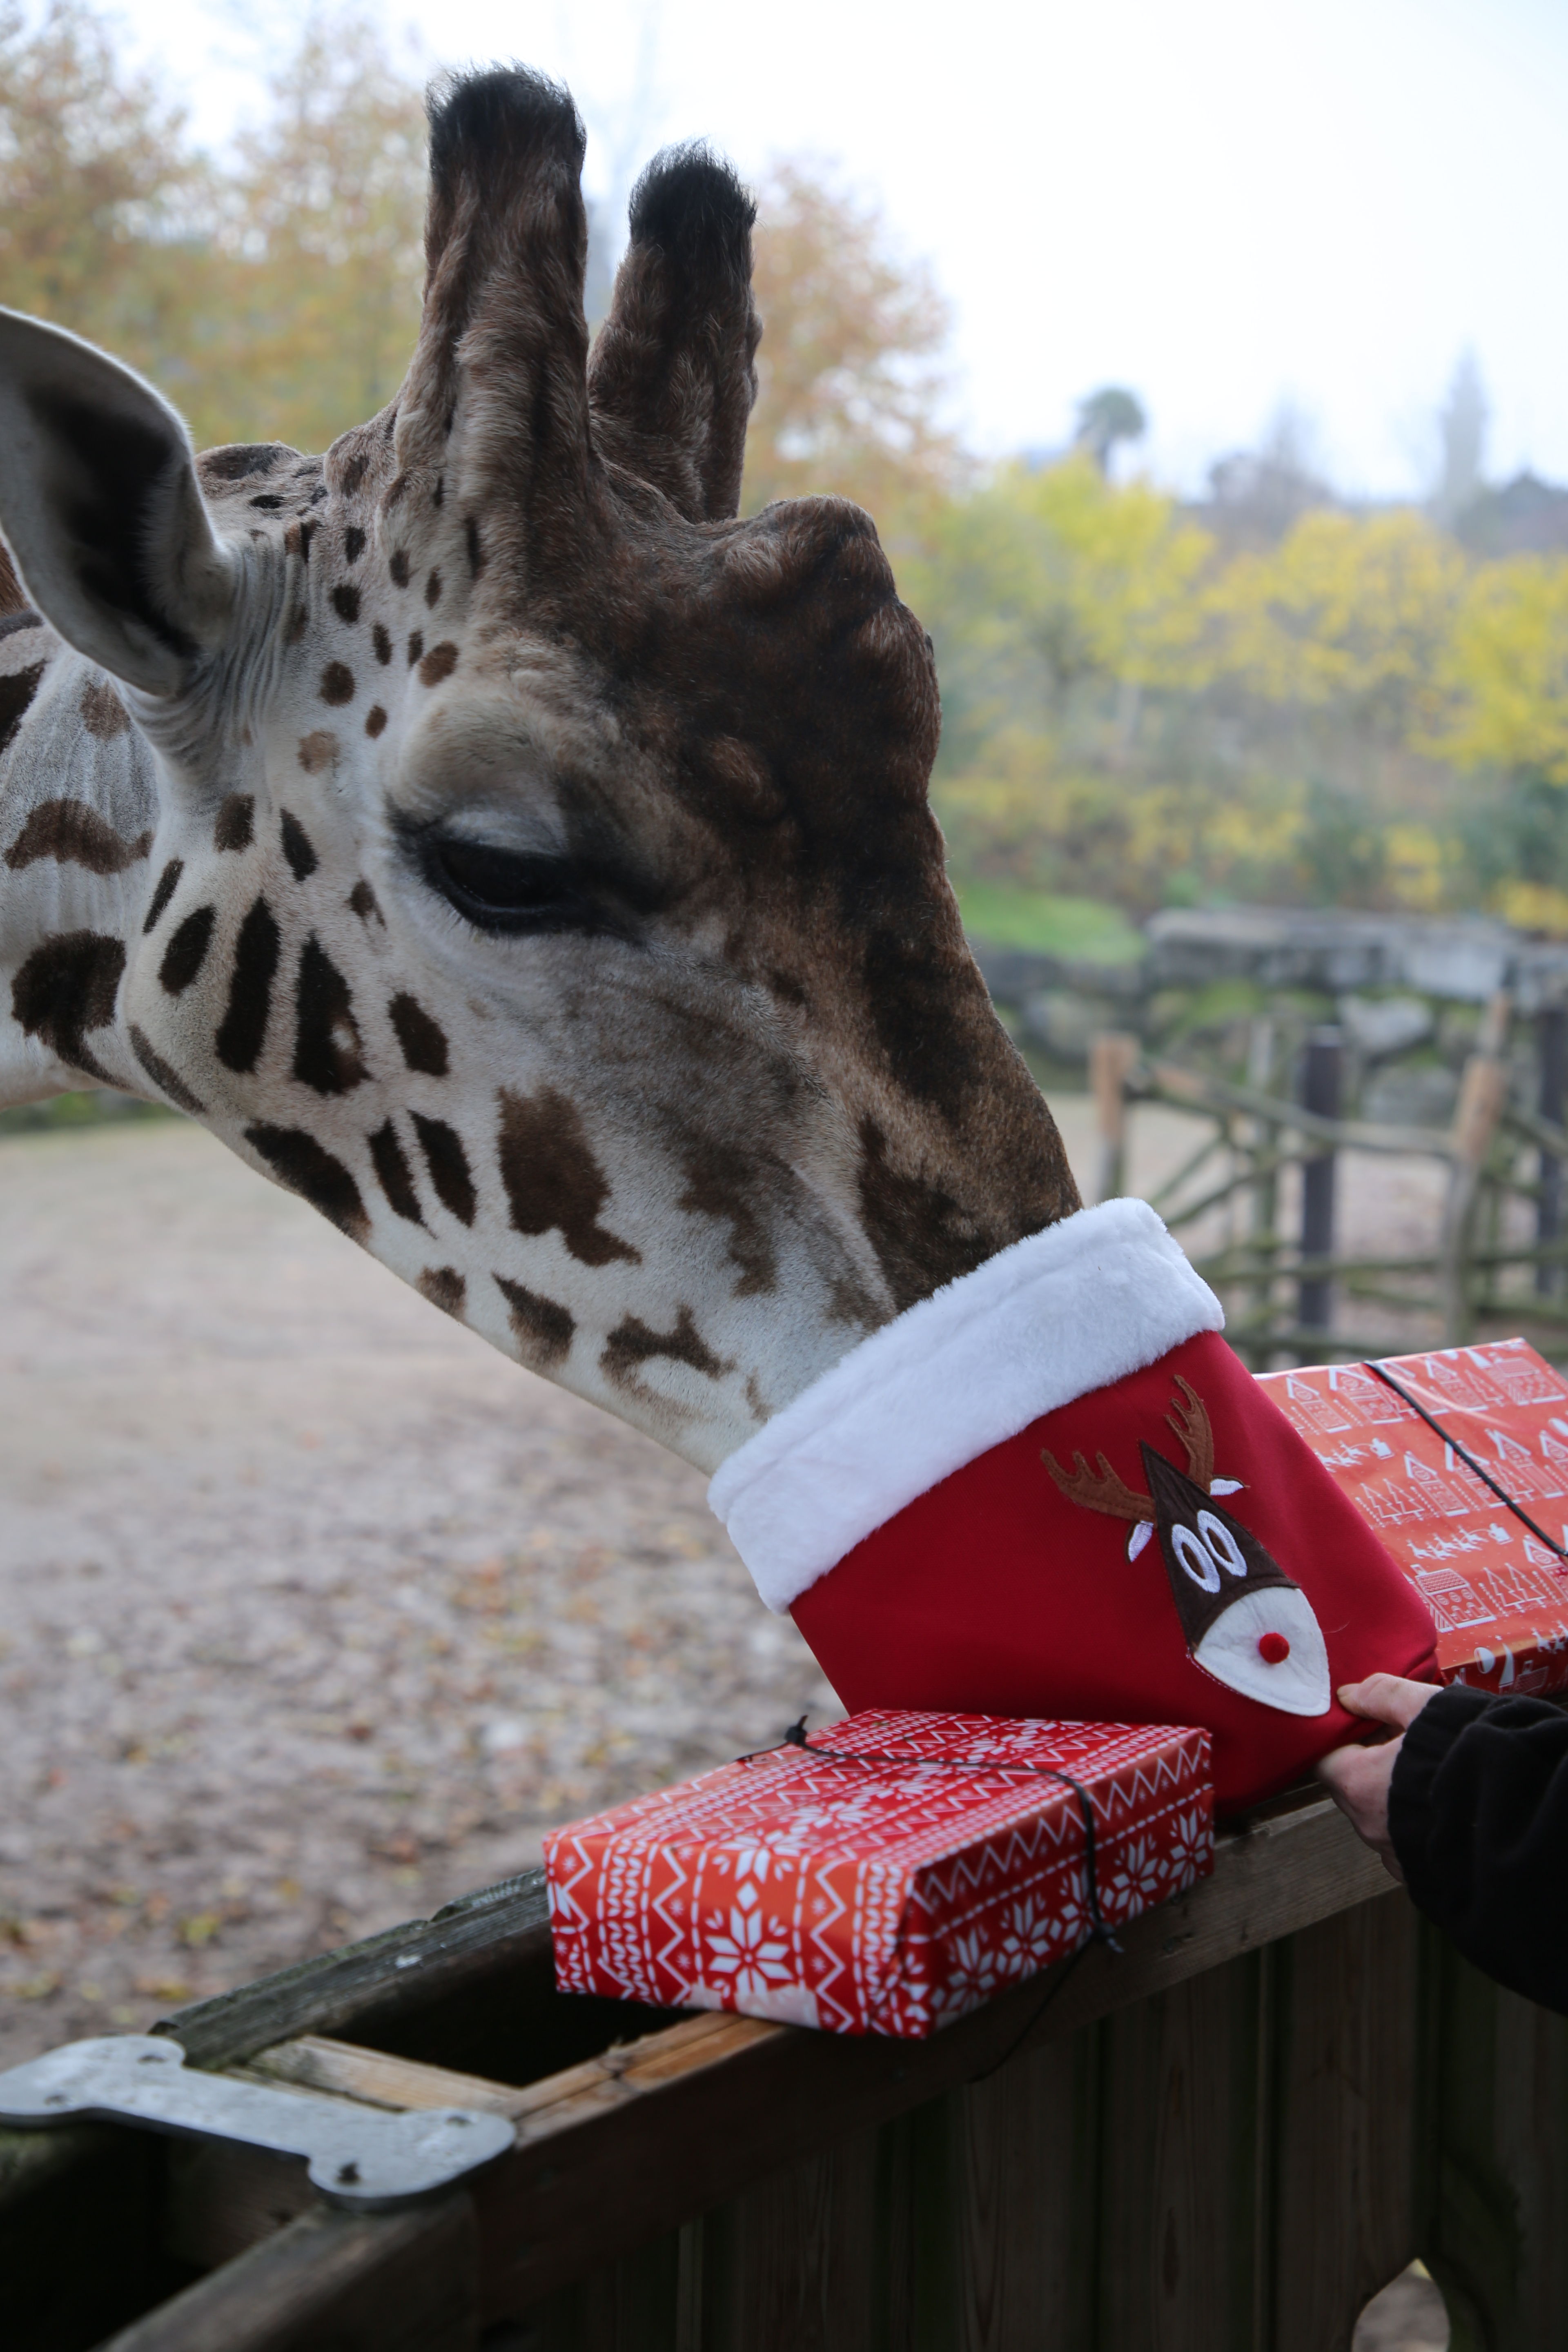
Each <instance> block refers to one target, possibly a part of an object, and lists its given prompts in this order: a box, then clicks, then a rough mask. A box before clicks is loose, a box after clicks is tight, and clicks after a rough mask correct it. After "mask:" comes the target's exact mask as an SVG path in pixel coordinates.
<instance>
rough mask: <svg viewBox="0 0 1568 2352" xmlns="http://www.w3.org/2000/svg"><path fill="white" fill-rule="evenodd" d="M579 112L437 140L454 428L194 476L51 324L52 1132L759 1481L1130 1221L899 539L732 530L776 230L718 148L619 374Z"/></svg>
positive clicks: (645, 202) (22, 1012)
mask: <svg viewBox="0 0 1568 2352" xmlns="http://www.w3.org/2000/svg"><path fill="white" fill-rule="evenodd" d="M583 151H584V133H583V129H582V124H581V122H580V120H579V118H578V116H577V113H576V111H575V109H574V106H573V103H572V101H571V100H570V98H569V97H568V95H567V94H566V93H565V92H564V91H563V90H562V89H559V88H557V87H556V86H555V85H554V84H552V83H551V82H550V81H548V80H546V79H543V78H542V77H541V76H539V75H537V74H533V73H531V72H528V71H525V70H522V69H517V68H513V69H509V70H494V71H488V72H481V73H477V74H474V75H470V76H468V77H466V78H462V79H456V80H453V81H450V82H448V83H447V84H446V85H445V86H443V87H442V88H441V89H438V90H437V92H436V93H434V94H433V99H432V109H431V143H430V168H431V194H430V199H429V211H428V217H427V225H426V289H425V296H424V304H423V313H422V320H421V325H420V331H419V335H418V339H417V343H416V350H415V352H414V355H413V359H412V362H411V364H410V368H409V373H408V375H407V377H406V380H405V383H404V385H403V387H402V389H401V391H400V392H399V393H398V394H397V396H396V398H395V400H394V401H393V402H392V403H391V404H390V406H389V407H388V408H386V409H385V410H384V413H383V414H382V415H378V416H376V417H374V418H372V419H371V420H370V422H369V423H367V424H365V425H361V426H359V427H357V428H356V429H354V430H353V431H350V432H348V433H345V434H344V435H343V436H342V437H341V438H340V439H339V440H338V441H336V442H334V444H333V445H332V446H331V448H330V449H329V450H328V451H327V453H326V455H325V457H302V456H300V454H299V453H297V452H296V451H294V450H292V449H289V448H286V447H283V446H278V445H262V446H230V447H226V448H218V449H214V450H209V451H208V452H206V453H205V456H203V457H200V458H197V457H195V456H194V454H193V451H192V447H191V444H190V440H189V436H188V435H187V433H186V431H185V428H184V425H183V424H182V422H181V420H180V419H179V417H178V416H177V415H175V413H174V410H173V409H171V408H170V406H169V405H168V404H167V403H166V402H165V401H164V400H163V398H162V397H161V395H159V394H157V393H156V392H154V391H153V389H152V388H151V387H150V386H149V385H147V384H146V383H143V382H142V380H141V379H140V378H138V377H136V376H135V375H133V374H132V373H131V372H130V371H129V370H127V369H126V368H124V367H122V366H121V365H120V364H118V363H117V362H115V361H113V360H112V359H110V358H108V357H106V356H105V355H104V354H102V353H100V352H97V351H95V350H93V349H92V348H91V347H89V345H87V344H85V343H82V342H80V341H78V340H76V339H75V338H74V337H72V336H70V335H68V334H67V333H65V332H63V331H59V330H58V329H55V328H51V327H48V326H47V325H44V324H41V323H39V322H37V321H36V320H26V319H24V318H21V317H19V316H17V315H16V314H15V313H9V312H6V313H0V527H3V529H4V531H5V538H6V541H8V543H9V547H10V550H11V552H12V555H13V556H14V559H15V575H14V576H13V575H12V574H10V573H5V575H4V576H3V577H0V1104H11V1103H18V1102H26V1101H29V1100H35V1099H39V1098H42V1097H46V1096H47V1095H49V1094H51V1093H53V1092H56V1091H58V1090H60V1089H63V1088H68V1087H77V1086H79V1085H80V1084H81V1083H82V1082H83V1081H84V1080H88V1081H91V1082H93V1083H96V1084H100V1085H107V1086H110V1087H118V1088H121V1089H122V1090H124V1091H127V1092H129V1093H132V1094H133V1095H139V1096H142V1097H145V1098H147V1099H150V1100H153V1101H155V1102H159V1103H163V1104H165V1105H171V1106H173V1107H174V1108H176V1109H178V1110H180V1111H183V1112H184V1113H185V1114H186V1115H188V1116H189V1117H190V1118H194V1119H196V1120H199V1121H200V1122H201V1123H202V1124H203V1125H204V1126H205V1127H206V1128H207V1129H210V1130H211V1132H212V1133H213V1134H214V1135H216V1136H217V1137H218V1138H220V1139H222V1141H223V1142H224V1143H225V1144H226V1145H227V1146H228V1147H229V1148H231V1149H232V1150H234V1151H236V1152H237V1154H238V1155H239V1156H240V1157H241V1158H242V1159H243V1160H247V1162H248V1163H249V1164H250V1165H251V1166H252V1167H254V1168H256V1169H258V1170H259V1171H261V1172H262V1173H264V1174H265V1175H267V1176H269V1177H270V1178H272V1179H273V1180H274V1181H278V1182H280V1183H282V1184H284V1185H287V1186H289V1187H291V1188H292V1189H293V1190H294V1191H295V1192H299V1193H300V1194H301V1195H302V1196H303V1197H304V1198H305V1199H306V1200H307V1201H308V1202H310V1203H311V1204H312V1205H313V1206H314V1207H315V1208H316V1209H318V1210H319V1211H321V1213H323V1214H324V1215H325V1216H327V1217H328V1218H330V1219H331V1221H332V1222H333V1223H335V1224H337V1225H338V1226H339V1227H341V1228H342V1231H343V1232H344V1233H345V1234H349V1235H350V1236H351V1237H352V1238H353V1240H354V1241H356V1242H358V1243H360V1244H363V1246H364V1247H365V1248H366V1249H367V1250H369V1251H370V1252H372V1253H373V1254H374V1255H375V1256H376V1257H377V1258H379V1259H380V1260H381V1261H382V1262H383V1263H384V1264H385V1265H387V1266H389V1267H390V1268H391V1269H392V1270H393V1271H394V1272H395V1273H396V1274H397V1275H399V1276H402V1277H403V1278H404V1279H405V1281H408V1282H410V1283H412V1284H413V1285H415V1286H416V1287H417V1288H418V1289H419V1290H420V1291H421V1292H422V1293H423V1294H424V1296H425V1297H426V1298H427V1299H428V1300H430V1301H431V1302H432V1303H433V1304H434V1305H435V1306H437V1307H441V1308H443V1309H445V1310H446V1311H447V1313H448V1314H451V1315H453V1316H456V1317H458V1318H461V1319H462V1320H463V1321H465V1322H466V1323H468V1325H469V1326H471V1327H472V1328H474V1329H475V1330H476V1331H478V1332H479V1333H480V1334H482V1336H483V1337H484V1338H485V1339H488V1340H489V1341H491V1342H492V1343H493V1344H494V1345H496V1346H497V1347H499V1348H500V1349H503V1350H505V1351H506V1352H507V1353H508V1354H510V1355H511V1356H512V1357H514V1358H516V1359H517V1360H520V1361H521V1362H522V1363H524V1364H526V1365H528V1366H530V1367H531V1368H532V1369H533V1370H537V1371H539V1372H541V1373H542V1374H544V1375H545V1376H547V1377H548V1378H550V1379H551V1380H552V1381H557V1382H560V1383H562V1384H563V1385H564V1386H565V1387H567V1388H570V1389H572V1390H574V1391H577V1392H579V1393H580V1394H582V1395H584V1396H586V1397H589V1398H591V1399H593V1400H595V1402H598V1403H599V1404H601V1405H603V1406H605V1407H606V1408H607V1409H608V1410H609V1411H610V1412H614V1413H616V1414H618V1415H619V1416H620V1417H621V1418H622V1419H624V1420H626V1421H627V1422H629V1423H632V1424H634V1425H635V1426H637V1427H638V1428H640V1429H642V1430H644V1431H646V1432H647V1433H649V1434H650V1435H652V1436H653V1437H655V1438H656V1439H658V1441H659V1442H661V1443H662V1444H666V1445H667V1446H669V1447H670V1448H672V1449H673V1450H674V1451H675V1452H677V1453H678V1454H682V1455H683V1456H685V1457H686V1458H687V1459H688V1460H689V1461H690V1462H692V1463H694V1464H695V1465H698V1466H699V1467H700V1468H702V1469H704V1470H707V1471H710V1472H711V1471H713V1470H714V1469H716V1468H717V1466H718V1465H721V1463H722V1462H723V1461H725V1460H726V1459H727V1458H728V1457H729V1456H731V1454H733V1453H734V1452H735V1450H736V1449H737V1448H739V1447H740V1446H742V1444H744V1443H745V1442H746V1441H747V1440H748V1439H749V1438H751V1437H752V1435H753V1434H754V1433H757V1432H758V1431H759V1430H760V1429H761V1428H762V1427H763V1425H764V1424H765V1423H767V1422H768V1421H769V1420H770V1419H771V1418H772V1417H773V1416H774V1415H776V1414H777V1413H778V1412H780V1411H781V1410H782V1409H783V1408H784V1407H785V1406H786V1405H787V1404H788V1403H789V1402H791V1401H792V1399H794V1398H795V1397H796V1396H798V1395H799V1394H800V1393H801V1392H802V1391H804V1390H805V1389H807V1388H808V1387H810V1386H811V1385H812V1384H813V1383H814V1382H816V1381H817V1380H818V1379H819V1378H820V1377H821V1376H822V1375H823V1374H824V1373H825V1372H826V1370H829V1369H830V1368H831V1367H832V1366H834V1365H835V1364H836V1363H837V1362H838V1361H839V1360H840V1359H842V1358H843V1357H844V1356H845V1355H846V1353H847V1351H848V1350H850V1349H853V1348H854V1347H855V1346H856V1345H857V1344H858V1342H859V1341H861V1340H862V1339H865V1338H866V1337H867V1336H868V1334H871V1333H874V1332H876V1331H877V1330H878V1329H879V1328H881V1327H882V1326H884V1325H886V1324H887V1323H889V1321H890V1320H891V1319H893V1318H898V1317H899V1316H900V1315H901V1314H902V1313H903V1312H904V1311H905V1310H906V1309H908V1308H909V1307H910V1306H911V1305H912V1304H914V1303H915V1302H917V1301H919V1300H921V1299H922V1298H923V1297H926V1296H927V1295H928V1294H929V1293H931V1292H932V1291H933V1290H935V1289H937V1288H938V1287H940V1286H943V1285H945V1284H947V1283H949V1282H950V1281H952V1279H953V1278H954V1277H957V1276H962V1275H965V1274H968V1273H969V1272H971V1271H972V1270H973V1269H974V1268H976V1267H977V1266H979V1265H982V1264H983V1263H984V1262H985V1261H987V1260H988V1259H990V1258H991V1257H993V1256H994V1255H995V1254H996V1253H997V1252H999V1251H1001V1250H1004V1249H1005V1248H1006V1247H1007V1246H1008V1245H1009V1244H1013V1243H1015V1242H1016V1241H1018V1240H1020V1239H1021V1238H1023V1237H1025V1236H1026V1235H1030V1234H1037V1233H1039V1232H1041V1231H1042V1230H1043V1229H1044V1228H1046V1227H1047V1226H1049V1225H1051V1224H1052V1223H1055V1222H1057V1221H1058V1220H1060V1219H1062V1218H1064V1217H1066V1216H1068V1215H1069V1214H1070V1213H1072V1212H1073V1211H1075V1210H1076V1209H1077V1208H1078V1206H1079V1202H1078V1195H1077V1192H1076V1190H1075V1188H1074V1185H1073V1181H1072V1177H1071V1175H1070V1172H1069V1171H1068V1165H1067V1161H1066V1158H1065V1154H1064V1152H1063V1150H1062V1146H1061V1142H1060V1139H1059V1137H1058V1132H1057V1129H1056V1126H1055V1124H1054V1122H1053V1120H1052V1118H1051V1116H1050V1113H1049V1111H1048V1109H1047V1107H1046V1105H1045V1103H1044V1101H1043V1099H1042V1098H1041V1097H1040V1095H1039V1093H1038V1090H1037V1087H1035V1085H1034V1083H1033V1081H1032V1079H1031V1078H1030V1076H1029V1075H1028V1073H1027V1071H1026V1068H1025V1066H1024V1065H1023V1063H1022V1062H1021V1060H1020V1059H1019V1057H1018V1055H1016V1052H1015V1050H1014V1048H1013V1046H1012V1045H1011V1044H1010V1043H1009V1041H1008V1039H1007V1037H1006V1035H1005V1033H1004V1031H1003V1030H1002V1028H1001V1026H1000V1025H999V1024H998V1023H997V1021H996V1019H995V1017H994V1013H993V1012H992V1009H991V1006H990V1003H989V1002H988V999H987V996H986V992H985V990H984V984H983V982H982V981H981V979H980V976H979V974H978V972H977V971H976V970H975V967H974V965H973V961H972V960H971V958H970V956H969V954H968V951H967V950H966V947H965V945H964V941H963V934H962V930H961V928H960V924H959V919H958V914H957V910H956V908H955V905H954V901H953V899H952V894H951V891H950V889H949V887H948V884H947V881H946V879H945V876H944V872H943V861H942V842H941V837H940V834H939V831H938V828H937V825H936V824H935V821H934V819H933V817H932V816H931V812H930V809H929V806H928V803H927V785H928V782H929V776H930V771H931V761H932V758H933V755H934V752H935V748H936V741H937V733H938V724H939V710H938V699H937V688H936V678H935V672H934V667H933V660H932V653H931V640H930V638H929V637H928V636H927V635H925V633H924V632H923V631H922V630H921V627H920V625H919V624H918V623H917V621H916V620H915V619H914V618H913V616H912V615H911V614H910V613H909V612H908V610H907V609H906V608H905V607H904V605H903V604H900V601H899V599H898V596H897V594H896V593H895V589H894V583H893V579H892V575H891V572H890V570H889V564H888V562H887V559H886V557H885V555H884V554H883V551H882V550H881V548H880V546H879V541H878V539H877V534H876V531H875V530H874V528H873V526H872V523H871V521H870V520H869V519H868V517H867V516H866V515H865V514H864V513H862V512H861V511H860V510H859V509H857V508H855V507H853V506H851V505H849V504H847V503H846V502H844V501H841V500H837V499H826V498H817V499H799V500H792V501H787V502H784V503H781V504H778V505H775V506H773V507H770V508H768V509H765V510H764V511H763V513H761V514H759V515H756V516H754V517H752V518H750V519H748V520H738V519H737V511H736V510H737V506H738V502H739V493H740V484H741V471H742V457H743V451H744V441H745V431H746V421H747V416H748V414H749V411H750V407H751V404H752V399H753V397H754V393H755V382H756V379H755V373H754V366H753V358H754V352H755V348H756V343H757V338H758V334H759V331H760V330H759V324H758V320H757V318H756V314H755V310H754V309H753V306H752V295H751V229H752V221H753V217H754V206H753V205H752V202H751V200H750V198H749V197H748V195H747V194H746V193H745V191H744V190H743V189H742V186H741V184H740V183H739V182H738V181H737V179H736V178H735V176H734V175H733V173H731V170H730V169H729V167H728V166H727V165H725V164H724V163H721V162H720V161H718V160H717V159H715V158H714V157H713V156H712V155H711V154H710V152H708V151H707V150H706V149H705V148H702V147H700V146H689V147H686V148H681V149H676V150H671V151H667V152H666V153H665V154H663V155H662V156H660V157H659V158H658V159H657V160H656V161H655V163H653V164H652V165H650V167H649V168H648V170H647V173H645V175H644V177H643V179H642V180H641V182H640V183H639V184H638V186H637V190H636V191H635V193H634V195H633V198H632V202H631V208H630V242H629V245H628V248H627V251H626V257H625V259H624V261H623V263H622V265H621V268H620V270H619V273H618V276H617V278H616V288H615V293H614V299H613V304H612V308H611V310H610V313H609V316H608V318H607V320H606V321H605V325H604V327H603V329H602V331H601V332H600V334H599V336H598V338H597V340H596V341H595V343H594V345H593V348H592V351H591V352H590V348H589V341H588V336H587V331H586V328H585V325H584V313H583V300H582V296H583V279H584V257H585V249H586V236H585V220H584V205H583V200H582V196H581V193H580V187H579V178H580V173H581V166H582V160H583Z"/></svg>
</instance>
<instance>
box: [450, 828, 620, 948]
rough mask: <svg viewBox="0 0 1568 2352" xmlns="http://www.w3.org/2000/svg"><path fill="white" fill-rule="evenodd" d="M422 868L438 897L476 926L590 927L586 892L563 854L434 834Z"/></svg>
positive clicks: (508, 928) (592, 916) (524, 928)
mask: <svg viewBox="0 0 1568 2352" xmlns="http://www.w3.org/2000/svg"><path fill="white" fill-rule="evenodd" d="M425 871H426V875H427V877H428V878H429V880H430V881H431V882H432V883H433V884H434V885H435V887H436V888H437V890H439V891H440V893H441V895H442V897H443V898H446V899H447V900H448V901H449V902H450V903H451V905H452V906H454V907H456V908H457V909H458V913H459V914H460V915H466V916H467V917H468V920H469V922H471V923H475V924H477V925H478V926H479V929H481V930H486V931H560V930H568V929H590V928H595V912H594V908H593V906H592V904H591V902H590V899H589V898H588V895H587V893H586V891H585V890H584V887H583V885H582V882H581V879H580V877H579V876H578V875H577V873H576V871H575V869H574V866H572V864H571V863H570V861H569V860H568V859H566V858H564V857H550V856H531V855H529V854H528V853H527V852H525V851H521V850H515V849H500V848H495V847H492V846H491V845H489V844H488V843H485V842H479V841H462V840H458V839H455V838H453V837H452V836H450V835H448V836H447V837H446V838H441V837H439V836H437V838H436V839H435V840H433V841H430V842H429V843H427V844H426V849H425Z"/></svg>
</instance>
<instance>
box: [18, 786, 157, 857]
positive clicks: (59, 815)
mask: <svg viewBox="0 0 1568 2352" xmlns="http://www.w3.org/2000/svg"><path fill="white" fill-rule="evenodd" d="M152 846H153V836H152V835H151V833H142V834H139V835H137V837H136V839H135V840H134V841H127V840H126V839H125V837H124V835H122V834H118V833H116V832H115V830H114V827H113V826H112V825H110V824H105V823H104V821H103V819H102V817H100V815H99V814H98V811H97V810H96V809H95V808H89V805H88V803H86V802H85V801H70V800H59V801H40V802H39V803H38V804H37V807H36V808H34V809H29V811H28V812H27V821H26V824H24V825H23V827H22V830H21V832H20V833H19V834H18V835H16V840H15V841H14V842H13V843H12V844H11V846H10V848H9V849H8V850H7V851H6V852H5V863H6V865H7V866H9V867H10V868H11V871H12V872H13V873H14V874H16V873H19V872H20V871H21V869H22V867H23V866H31V865H32V864H33V863H34V861H35V859H37V858H40V857H47V858H53V859H54V860H55V861H56V862H57V863H58V865H61V866H86V868H87V870H88V872H89V874H123V873H124V871H125V869H126V867H127V866H135V865H138V864H140V862H141V860H142V858H143V857H145V856H146V855H147V853H148V851H149V850H150V849H151V848H152Z"/></svg>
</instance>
